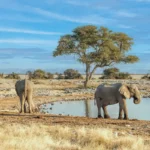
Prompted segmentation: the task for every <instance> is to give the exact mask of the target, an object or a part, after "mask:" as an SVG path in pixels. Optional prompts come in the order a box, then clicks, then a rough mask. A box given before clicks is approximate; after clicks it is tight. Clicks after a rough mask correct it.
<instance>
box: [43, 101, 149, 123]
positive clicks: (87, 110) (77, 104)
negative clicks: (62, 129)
mask: <svg viewBox="0 0 150 150" xmlns="http://www.w3.org/2000/svg"><path fill="white" fill-rule="evenodd" d="M107 109H108V113H109V115H110V117H111V118H118V114H119V104H114V105H109V106H107ZM127 109H128V115H129V118H130V119H139V120H150V98H143V99H142V101H141V103H140V104H134V103H133V100H132V99H129V100H127ZM41 112H46V113H49V114H57V115H59V114H61V115H66V116H67V115H69V116H86V117H91V118H96V117H97V106H96V105H94V101H93V100H88V101H85V100H81V101H62V102H54V103H53V104H51V103H50V104H44V105H42V106H41ZM101 112H102V114H103V110H101Z"/></svg>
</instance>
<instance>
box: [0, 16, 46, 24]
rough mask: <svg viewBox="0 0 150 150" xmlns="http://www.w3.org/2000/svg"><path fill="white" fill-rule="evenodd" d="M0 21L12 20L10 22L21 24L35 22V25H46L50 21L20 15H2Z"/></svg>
mask: <svg viewBox="0 0 150 150" xmlns="http://www.w3.org/2000/svg"><path fill="white" fill-rule="evenodd" d="M0 20H2V21H3V20H10V21H20V22H33V23H38V22H39V23H46V22H48V20H46V19H45V20H43V19H39V18H33V17H26V16H24V15H19V14H13V15H12V14H1V15H0Z"/></svg>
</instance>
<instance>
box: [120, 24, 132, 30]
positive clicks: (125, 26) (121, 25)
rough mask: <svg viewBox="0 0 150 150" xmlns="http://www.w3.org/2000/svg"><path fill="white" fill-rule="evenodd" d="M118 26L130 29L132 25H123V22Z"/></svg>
mask: <svg viewBox="0 0 150 150" xmlns="http://www.w3.org/2000/svg"><path fill="white" fill-rule="evenodd" d="M118 27H119V28H124V29H130V28H132V27H131V26H128V25H123V24H120V25H118Z"/></svg>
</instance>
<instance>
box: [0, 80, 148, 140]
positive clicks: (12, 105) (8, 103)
mask: <svg viewBox="0 0 150 150" xmlns="http://www.w3.org/2000/svg"><path fill="white" fill-rule="evenodd" d="M49 82H50V83H51V84H50V83H48V82H47V81H34V84H35V87H34V88H35V90H37V93H38V90H40V91H41V90H44V89H46V90H47V89H48V90H50V91H51V94H50V95H48V94H47V96H46V95H45V94H44V93H43V94H41V95H39V94H36V93H35V94H34V97H33V100H34V102H35V103H36V105H40V104H44V103H48V102H52V101H58V100H75V99H83V98H84V99H92V98H93V93H92V92H91V93H78V92H76V93H68V94H67V93H63V92H64V90H65V89H66V88H69V89H71V88H72V89H74V88H78V89H79V88H81V85H82V81H58V82H57V81H49ZM8 83H9V84H8ZM14 83H15V81H11V82H10V81H9V80H8V81H5V82H3V81H1V84H0V88H1V89H2V88H5V90H1V93H3V94H5V93H8V92H12V93H11V94H14V96H12V97H9V96H8V97H4V98H0V122H2V123H6V124H8V123H9V124H11V123H21V124H31V123H33V122H34V123H37V124H38V123H42V124H46V125H56V124H59V125H67V126H80V125H84V126H88V127H91V128H92V127H93V126H96V127H103V128H109V129H112V130H114V131H116V133H117V134H119V135H121V136H126V135H131V136H132V135H135V136H142V137H143V138H144V139H145V140H148V141H150V121H140V120H118V119H95V118H87V117H71V116H59V115H48V114H41V113H34V114H19V113H18V110H19V99H18V97H17V96H16V95H15V91H14ZM99 83H100V81H96V82H92V83H91V84H90V86H92V87H96V86H97V85H98V84H99ZM146 86H147V88H149V84H147V83H146ZM9 88H10V90H8V89H9ZM7 91H8V92H7Z"/></svg>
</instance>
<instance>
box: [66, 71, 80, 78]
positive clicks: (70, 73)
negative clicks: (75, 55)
mask: <svg viewBox="0 0 150 150" xmlns="http://www.w3.org/2000/svg"><path fill="white" fill-rule="evenodd" d="M64 75H65V79H82V75H81V74H80V73H79V72H78V71H77V70H73V69H67V70H65V71H64Z"/></svg>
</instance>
